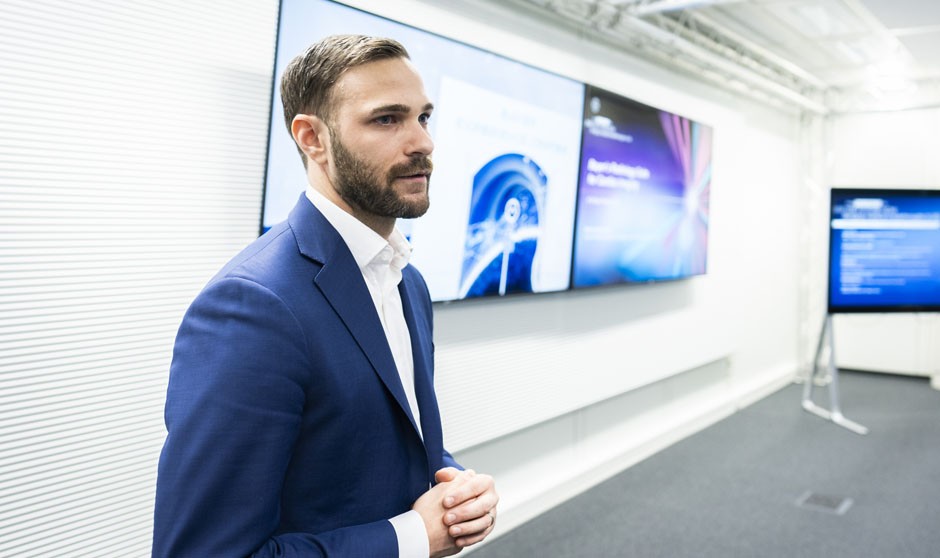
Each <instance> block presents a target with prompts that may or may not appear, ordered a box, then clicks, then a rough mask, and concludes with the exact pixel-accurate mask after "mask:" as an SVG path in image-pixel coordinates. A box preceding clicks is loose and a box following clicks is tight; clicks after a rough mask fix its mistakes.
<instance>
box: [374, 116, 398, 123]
mask: <svg viewBox="0 0 940 558" xmlns="http://www.w3.org/2000/svg"><path fill="white" fill-rule="evenodd" d="M375 123H376V124H382V125H388V124H394V123H395V117H394V116H392V115H390V114H386V115H384V116H379V117H378V118H376V119H375Z"/></svg>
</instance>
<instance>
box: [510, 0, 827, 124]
mask: <svg viewBox="0 0 940 558" xmlns="http://www.w3.org/2000/svg"><path fill="white" fill-rule="evenodd" d="M511 1H512V3H514V4H516V5H518V6H521V7H526V8H528V9H529V10H530V11H532V10H534V11H535V12H538V13H540V15H542V16H543V17H547V18H549V19H551V20H552V21H553V22H554V23H555V24H556V25H557V24H561V25H563V26H566V27H568V28H570V29H573V30H575V31H578V32H581V33H582V34H584V32H589V34H590V37H592V38H594V39H595V40H598V41H600V42H604V43H606V44H609V45H611V46H614V47H616V48H617V49H619V50H622V51H625V52H629V53H631V54H634V55H636V56H639V57H640V58H644V59H647V60H649V61H653V62H655V63H657V64H661V65H664V66H667V67H670V68H672V69H674V70H678V71H681V72H683V73H686V74H690V75H693V76H694V77H697V78H704V79H706V80H708V81H710V82H712V83H713V84H715V85H718V86H719V87H722V88H724V89H728V90H731V91H734V92H736V93H743V94H745V95H748V96H750V97H752V98H754V99H757V100H759V101H761V102H765V103H769V104H772V105H775V106H778V107H781V108H785V109H791V110H792V109H794V108H795V109H798V110H805V111H810V112H812V113H816V114H826V113H827V112H828V108H827V106H826V104H825V103H824V100H825V94H826V91H825V84H823V83H822V82H821V81H819V80H818V79H816V78H815V77H813V76H812V75H810V74H808V73H807V72H804V71H803V70H801V69H800V68H798V67H796V66H795V65H793V64H791V63H789V62H788V61H786V60H783V59H781V58H780V57H778V56H775V55H774V54H773V53H771V52H769V51H767V50H766V49H763V48H761V47H760V46H758V45H755V44H753V43H752V42H750V41H747V40H746V39H744V38H743V37H740V36H739V35H737V34H735V33H733V32H732V31H731V30H729V29H726V28H723V27H722V26H720V25H718V24H717V23H715V22H714V21H712V20H711V19H709V18H708V17H706V16H705V15H704V14H702V13H701V12H700V11H698V10H694V9H691V8H696V7H705V6H712V5H717V4H726V3H730V2H735V1H740V0H619V1H618V0H511Z"/></svg>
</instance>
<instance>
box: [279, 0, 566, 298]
mask: <svg viewBox="0 0 940 558" xmlns="http://www.w3.org/2000/svg"><path fill="white" fill-rule="evenodd" d="M343 33H356V34H367V35H377V36H384V37H391V38H394V39H396V40H398V41H400V42H401V43H402V44H403V45H404V46H405V48H407V49H408V51H409V54H410V55H411V59H412V62H413V63H414V64H415V66H416V67H417V69H418V71H419V73H420V74H421V75H422V78H423V80H424V86H425V90H426V92H427V94H428V96H429V98H430V99H431V100H432V102H433V103H434V107H435V108H434V113H433V116H432V118H431V121H430V132H431V135H432V137H433V139H434V142H435V149H434V153H433V155H432V158H433V160H434V169H435V170H434V173H433V177H432V179H431V182H430V196H431V208H430V210H429V211H428V213H427V214H426V215H424V216H423V217H421V218H418V219H414V220H400V221H399V228H400V229H401V230H402V231H403V232H404V233H405V235H406V236H408V238H409V240H410V242H411V244H412V247H413V252H412V259H411V262H412V263H413V264H414V265H415V267H417V268H418V269H419V270H420V271H421V273H422V274H423V275H424V277H425V279H426V280H427V283H428V287H429V289H430V291H431V297H432V299H434V300H436V301H444V300H456V299H462V298H467V297H476V296H483V295H502V294H507V293H513V292H548V291H559V290H565V289H567V288H569V285H570V271H571V249H572V230H573V228H574V207H575V198H576V189H577V182H578V164H579V148H580V141H581V120H582V106H583V103H584V85H583V84H581V83H579V82H577V81H574V80H571V79H568V78H564V77H561V76H558V75H555V74H551V73H548V72H545V71H543V70H539V69H536V68H533V67H531V66H527V65H524V64H521V63H519V62H515V61H512V60H509V59H506V58H503V57H501V56H497V55H495V54H492V53H489V52H486V51H483V50H479V49H476V48H473V47H470V46H468V45H465V44H462V43H458V42H455V41H452V40H449V39H445V38H443V37H440V36H437V35H433V34H430V33H427V32H424V31H421V30H418V29H414V28H412V27H408V26H405V25H402V24H399V23H396V22H393V21H390V20H387V19H383V18H380V17H377V16H375V15H372V14H369V13H366V12H362V11H359V10H355V9H352V8H349V7H347V6H343V5H341V4H337V3H334V2H329V1H324V0H282V2H281V14H280V25H279V32H278V39H277V40H278V44H277V60H276V63H275V76H276V80H278V82H279V79H280V76H281V75H282V73H283V71H284V68H285V67H286V65H287V63H288V62H289V61H290V60H291V59H292V58H293V57H294V56H296V55H297V54H300V53H302V52H303V51H304V50H305V49H306V48H307V47H308V46H309V45H310V44H312V43H314V42H316V41H318V40H319V39H321V38H323V37H325V36H328V35H334V34H343ZM278 89H279V86H278V84H277V83H276V86H275V88H274V90H275V92H274V95H273V100H272V104H271V123H272V125H271V131H270V138H269V148H268V165H267V174H266V184H265V196H264V210H263V217H262V229H263V230H265V229H267V228H269V227H270V226H272V225H273V224H275V223H277V222H279V221H282V220H284V219H285V218H286V217H287V214H288V212H289V211H290V209H291V208H292V207H293V206H294V204H295V203H296V202H297V199H298V197H299V196H300V195H301V193H302V192H303V191H304V189H305V188H306V185H307V179H306V175H305V173H304V169H303V166H302V163H301V160H300V157H299V155H298V153H297V150H296V148H295V146H294V143H293V140H292V138H291V136H290V134H289V133H288V131H287V129H286V127H285V126H284V125H283V122H284V119H283V111H282V108H281V100H280V94H279V92H278Z"/></svg>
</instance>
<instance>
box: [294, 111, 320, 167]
mask: <svg viewBox="0 0 940 558" xmlns="http://www.w3.org/2000/svg"><path fill="white" fill-rule="evenodd" d="M290 132H291V135H292V136H294V141H295V142H296V143H297V147H299V148H300V150H301V151H303V152H304V155H306V156H307V160H308V161H312V162H314V163H317V164H320V165H324V164H326V160H327V158H326V146H327V145H329V143H330V138H329V133H330V132H329V128H328V127H327V126H326V123H325V122H323V120H321V119H320V118H318V117H316V116H314V115H312V114H298V115H297V116H295V117H294V120H293V121H292V122H291V124H290Z"/></svg>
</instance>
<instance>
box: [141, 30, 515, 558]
mask: <svg viewBox="0 0 940 558" xmlns="http://www.w3.org/2000/svg"><path fill="white" fill-rule="evenodd" d="M281 94H282V98H283V102H284V112H285V119H286V121H287V125H288V128H289V129H290V131H291V134H292V135H293V137H294V140H295V142H296V143H297V147H298V150H299V151H300V153H301V157H302V159H303V161H304V165H305V167H306V169H307V177H308V182H309V185H308V188H307V191H306V193H305V194H304V195H302V196H301V198H300V200H299V201H298V203H297V205H296V206H295V207H294V209H293V211H292V212H291V213H290V216H289V218H288V220H287V221H286V222H285V223H282V224H280V225H277V226H275V227H273V228H272V229H271V230H270V231H268V232H267V233H266V234H265V235H263V236H262V237H261V238H259V239H258V240H257V241H255V242H254V243H252V244H251V245H250V246H249V247H248V248H246V249H245V250H244V251H243V252H242V253H241V254H239V255H238V256H236V257H235V258H234V259H233V260H232V261H231V262H229V264H228V265H226V266H225V267H224V268H223V269H222V270H221V271H220V272H219V274H218V275H216V277H215V278H213V279H212V281H210V282H209V284H208V285H207V286H206V288H205V289H204V290H203V291H202V292H201V293H200V294H199V296H198V297H197V298H196V300H195V301H194V302H193V304H192V306H191V307H190V309H189V310H188V311H187V313H186V316H185V317H184V319H183V323H182V324H181V326H180V330H179V333H178V335H177V339H176V345H175V347H174V354H173V363H172V366H171V370H170V384H169V389H168V392H167V403H166V423H167V430H168V435H167V440H166V444H165V446H164V449H163V453H162V455H161V458H160V468H159V477H158V481H157V498H156V511H155V520H154V545H153V554H154V556H172V557H174V558H177V557H185V556H193V557H199V558H207V557H214V556H225V557H229V556H232V557H234V556H249V555H250V556H257V557H262V556H265V557H266V556H279V557H292V556H298V557H299V556H304V557H310V556H332V557H340V556H342V557H346V556H349V557H356V558H363V557H384V556H389V557H394V556H402V557H404V556H421V557H422V558H423V557H425V556H446V555H450V554H454V553H457V552H459V551H460V550H461V549H462V548H463V547H465V546H468V545H471V544H475V543H477V542H479V541H481V540H483V539H484V538H485V537H486V536H487V535H489V533H490V532H492V529H493V526H494V523H495V519H496V508H495V506H496V503H497V500H498V497H497V495H496V491H495V488H494V485H493V481H492V478H490V477H489V476H487V475H478V474H475V473H474V472H472V471H461V470H460V468H459V466H458V465H457V463H455V461H454V460H453V458H452V457H451V456H450V454H449V453H447V451H446V450H445V449H444V447H443V442H442V435H441V424H440V416H439V414H438V407H437V401H436V399H435V396H434V390H433V344H432V310H431V303H430V297H429V295H428V291H427V287H426V285H425V283H424V280H423V279H422V278H421V275H420V274H419V273H418V272H417V271H416V270H415V269H414V268H412V267H410V266H408V265H407V257H408V253H409V248H408V245H407V242H406V241H405V239H404V237H403V236H402V235H401V233H399V232H398V231H397V230H395V221H396V218H399V217H417V216H420V215H422V214H423V213H424V212H425V211H426V210H427V208H428V203H429V202H428V182H429V179H430V175H431V168H432V165H431V160H430V154H431V151H432V149H433V143H432V141H431V138H430V136H429V134H428V130H427V125H428V119H429V118H430V115H431V112H432V109H433V107H432V104H431V102H430V101H429V100H428V98H427V96H426V94H425V92H424V86H423V84H422V82H421V79H420V77H419V76H418V74H417V72H416V71H415V69H414V67H413V66H412V64H411V62H410V60H409V58H408V54H407V52H406V51H405V49H404V47H402V46H401V45H400V44H398V43H396V42H395V41H392V40H387V39H376V38H370V37H363V36H337V37H329V38H327V39H324V40H323V41H321V42H320V43H317V44H315V45H313V46H312V47H310V48H309V49H308V50H307V51H306V52H305V53H304V54H303V55H301V56H298V57H297V58H296V59H294V61H293V62H291V64H290V65H289V66H288V68H287V69H286V70H285V73H284V76H283V78H282V84H281Z"/></svg>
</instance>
